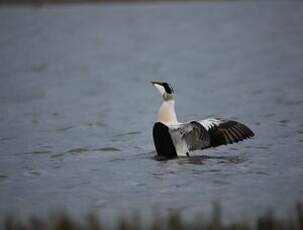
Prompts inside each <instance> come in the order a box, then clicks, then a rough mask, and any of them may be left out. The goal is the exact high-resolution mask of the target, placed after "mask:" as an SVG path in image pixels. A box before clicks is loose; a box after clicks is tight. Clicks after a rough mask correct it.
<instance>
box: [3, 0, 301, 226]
mask: <svg viewBox="0 0 303 230" xmlns="http://www.w3.org/2000/svg"><path fill="white" fill-rule="evenodd" d="M103 2H107V3H106V4H105V3H103ZM112 2H115V4H112ZM0 3H1V6H0V216H1V218H4V217H5V215H6V214H7V213H12V214H14V215H16V216H18V217H20V218H27V217H28V216H31V215H39V216H47V215H48V214H49V212H50V211H56V210H63V211H66V212H68V213H71V215H75V216H82V215H84V214H85V213H88V212H93V213H98V215H100V216H101V217H103V219H104V222H105V223H107V222H108V223H111V222H113V220H114V219H115V218H117V217H119V216H121V215H129V214H130V213H133V212H138V213H140V215H142V217H143V218H146V219H149V218H150V217H151V216H154V215H155V213H156V214H157V215H160V216H161V215H162V214H166V213H171V212H174V211H178V212H180V213H181V214H182V215H183V216H184V217H185V218H192V217H193V216H194V215H195V214H196V213H203V214H205V215H206V216H207V215H208V214H209V213H210V212H211V210H212V205H213V203H214V202H219V203H220V204H221V207H222V213H223V218H224V220H225V221H227V222H228V221H239V220H243V219H244V220H248V221H250V220H252V219H254V218H255V217H257V216H259V215H261V214H263V213H265V212H266V211H268V210H269V209H270V210H273V211H274V212H275V214H276V215H277V216H279V217H282V218H283V217H286V216H288V215H289V213H291V210H293V207H294V205H295V204H296V202H298V201H302V197H303V196H302V195H303V180H302V178H303V169H302V165H303V154H302V147H303V119H302V113H303V76H302V72H303V63H302V60H303V42H302V41H303V26H302V25H303V24H302V22H303V4H302V1H177V2H176V1H165V2H161V1H156V2H154V1H148V3H145V1H144V3H143V1H132V2H131V3H130V2H129V1H124V0H123V1H119V3H117V2H116V1H109V0H105V1H100V3H99V2H98V1H73V0H71V1H69V0H67V1H60V0H55V1H51V0H46V1H43V0H37V1H29V0H24V1H23V0H19V1H17V0H15V1H9V0H0ZM12 3H14V4H12ZM19 3H22V4H19ZM52 3H56V4H52ZM59 3H73V4H59ZM77 3H83V4H77ZM155 79H157V80H163V81H168V82H169V83H170V84H171V85H172V86H173V87H174V90H175V93H176V112H177V116H178V118H179V120H180V121H187V120H192V119H203V118H206V117H208V116H216V117H225V118H232V119H237V120H239V121H242V122H244V123H245V124H247V125H248V127H250V128H251V129H252V130H253V131H254V132H255V134H256V135H255V137H254V138H253V139H251V140H248V141H245V142H242V143H238V144H234V145H229V146H223V147H220V148H216V149H209V150H203V151H196V152H194V154H193V157H191V158H181V159H175V160H171V161H156V160H155V159H154V158H153V157H154V155H156V152H155V150H154V146H153V141H152V135H151V130H152V126H153V122H154V120H155V118H156V113H157V110H158V108H159V105H160V103H161V98H160V97H159V95H158V92H156V90H155V89H154V88H153V87H152V86H151V85H150V83H149V81H150V80H155ZM203 156H204V157H203ZM205 156H208V158H206V157H205Z"/></svg>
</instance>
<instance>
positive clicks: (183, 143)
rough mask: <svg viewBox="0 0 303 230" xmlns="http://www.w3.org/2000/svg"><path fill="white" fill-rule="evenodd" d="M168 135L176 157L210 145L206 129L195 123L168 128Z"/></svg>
mask: <svg viewBox="0 0 303 230" xmlns="http://www.w3.org/2000/svg"><path fill="white" fill-rule="evenodd" d="M169 133H170V135H171V137H172V140H173V142H174V144H175V147H176V151H177V153H178V155H184V154H185V153H187V152H188V151H191V150H195V149H204V148H207V147H208V146H210V143H211V140H210V136H209V134H208V132H207V129H206V128H205V127H204V126H203V125H202V124H200V123H199V122H197V121H191V122H188V123H181V124H178V125H172V126H169Z"/></svg>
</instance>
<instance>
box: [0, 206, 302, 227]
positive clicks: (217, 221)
mask: <svg viewBox="0 0 303 230" xmlns="http://www.w3.org/2000/svg"><path fill="white" fill-rule="evenodd" d="M116 223H117V224H116V225H115V226H112V227H111V228H110V229H116V230H139V229H150V230H162V229H163V230H191V229H193V230H198V229H201V230H219V229H220V230H221V229H222V230H254V229H256V230H286V229H287V230H303V205H302V204H301V203H298V204H297V205H296V207H295V212H293V216H289V217H288V218H286V219H284V218H283V219H279V218H276V217H275V216H274V215H272V214H266V215H263V216H260V217H259V218H257V219H256V220H255V221H254V223H246V222H245V221H243V222H241V223H230V224H224V223H222V220H221V211H220V208H219V206H214V211H213V214H212V216H211V217H210V218H209V219H208V220H207V219H204V218H203V219H202V218H199V216H196V218H194V219H192V221H185V220H184V219H183V218H182V215H180V214H179V213H178V212H173V213H171V214H169V215H167V216H164V217H157V218H154V220H153V221H151V223H148V224H146V223H145V224H144V223H142V222H141V219H140V216H139V215H134V218H125V217H121V218H117V221H116ZM107 227H108V226H105V225H103V224H102V223H101V221H100V220H99V219H98V218H97V217H96V216H95V215H92V214H89V215H87V216H86V217H83V219H81V220H78V219H75V218H72V217H70V216H68V215H66V214H62V213H61V214H56V215H52V216H49V217H48V218H39V217H31V218H29V219H28V220H27V221H25V222H23V223H21V222H20V221H18V220H17V219H16V218H14V217H12V216H10V217H7V218H5V220H4V222H3V223H2V224H1V225H0V229H5V230H74V229H76V230H84V229H85V230H86V229H88V230H101V229H107Z"/></svg>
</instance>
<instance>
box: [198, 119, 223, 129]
mask: <svg viewBox="0 0 303 230" xmlns="http://www.w3.org/2000/svg"><path fill="white" fill-rule="evenodd" d="M198 122H199V123H200V124H201V125H203V127H204V128H205V129H206V130H207V131H209V130H211V129H215V128H216V127H218V126H219V125H220V124H221V123H223V122H224V120H223V119H220V118H208V119H205V120H201V121H198Z"/></svg>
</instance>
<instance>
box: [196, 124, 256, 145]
mask: <svg viewBox="0 0 303 230" xmlns="http://www.w3.org/2000/svg"><path fill="white" fill-rule="evenodd" d="M199 123H200V124H201V125H202V126H204V128H205V129H206V130H207V132H208V133H209V135H210V140H211V143H210V146H209V147H216V146H219V145H226V144H232V143H237V142H239V141H243V140H245V139H248V138H251V137H253V136H254V135H255V134H254V133H253V131H251V130H250V129H249V128H248V127H247V126H246V125H244V124H242V123H240V122H237V121H233V120H225V119H220V118H209V119H205V120H202V121H199Z"/></svg>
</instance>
